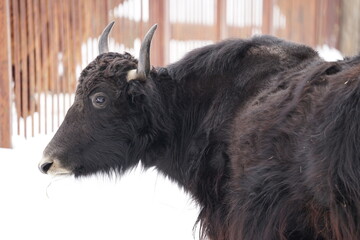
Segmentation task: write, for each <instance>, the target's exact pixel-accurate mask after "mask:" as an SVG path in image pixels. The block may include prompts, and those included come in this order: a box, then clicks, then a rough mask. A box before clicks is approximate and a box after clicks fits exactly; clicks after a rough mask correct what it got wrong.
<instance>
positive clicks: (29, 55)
mask: <svg viewBox="0 0 360 240" xmlns="http://www.w3.org/2000/svg"><path fill="white" fill-rule="evenodd" d="M340 1H341V0H317V1H313V0H2V1H1V3H0V23H1V26H2V28H1V30H0V31H1V34H0V39H1V43H4V44H1V46H0V49H1V51H0V70H1V72H0V77H1V78H0V94H1V98H0V108H1V109H0V110H1V112H0V131H1V132H0V147H9V146H10V145H11V141H10V139H11V136H12V134H18V135H22V136H24V137H28V136H34V135H36V134H39V133H44V134H47V133H49V132H51V131H54V130H55V129H56V128H57V127H58V126H59V124H60V123H61V121H62V119H63V118H64V115H65V112H66V111H67V109H68V107H69V106H70V105H71V103H72V98H73V93H74V90H75V87H76V79H77V77H78V76H79V73H80V71H81V69H82V68H84V67H85V66H86V65H87V64H88V63H89V62H90V61H92V60H93V59H94V58H95V57H96V55H97V37H98V36H99V34H100V33H101V32H102V30H103V28H104V27H105V26H106V25H107V24H108V23H109V22H110V21H112V20H115V21H116V25H115V28H114V30H113V32H112V33H111V39H110V49H111V50H112V51H119V52H122V51H125V50H126V51H128V52H130V53H132V54H134V55H135V56H137V52H138V50H139V44H140V42H141V38H142V36H144V34H145V32H146V31H147V29H148V28H149V27H150V26H151V25H152V24H154V23H158V24H159V28H158V30H157V32H156V34H155V37H154V40H153V44H152V57H151V58H152V64H153V65H155V66H160V65H165V64H167V63H169V62H173V61H176V60H177V59H179V58H180V57H181V56H183V55H184V53H185V52H187V51H189V50H191V49H192V48H195V47H200V46H203V45H206V44H209V43H213V42H216V41H219V40H221V39H224V38H228V37H242V38H244V37H250V36H252V35H254V34H272V35H277V36H279V37H282V38H286V39H288V40H292V41H297V42H302V43H305V44H308V45H311V46H314V47H315V46H317V45H322V44H328V45H330V46H332V47H338V46H339V24H340V10H339V9H340V7H341V3H340ZM13 103H14V104H13ZM12 107H13V108H12ZM12 109H14V111H13V110H12ZM11 117H13V118H15V121H14V120H13V121H11V120H10V118H11ZM14 126H15V127H14ZM11 129H14V132H13V133H12V132H11Z"/></svg>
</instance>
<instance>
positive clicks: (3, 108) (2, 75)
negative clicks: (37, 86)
mask: <svg viewBox="0 0 360 240" xmlns="http://www.w3.org/2000/svg"><path fill="white" fill-rule="evenodd" d="M0 26H1V28H0V42H1V43H2V44H1V45H0V147H5V148H11V97H10V96H11V91H10V83H11V53H10V12H9V0H2V1H0Z"/></svg>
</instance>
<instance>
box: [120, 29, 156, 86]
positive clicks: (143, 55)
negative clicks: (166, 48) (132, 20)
mask: <svg viewBox="0 0 360 240" xmlns="http://www.w3.org/2000/svg"><path fill="white" fill-rule="evenodd" d="M156 28H157V24H155V25H154V26H152V27H151V28H150V30H149V31H148V32H147V33H146V35H145V37H144V41H143V42H142V44H141V47H140V56H139V63H138V67H137V69H136V70H130V71H129V73H128V77H127V80H128V81H131V80H134V79H144V80H145V79H146V78H147V77H148V76H149V73H150V46H151V40H152V38H153V36H154V33H155V30H156ZM135 71H136V72H135Z"/></svg>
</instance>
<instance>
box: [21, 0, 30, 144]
mask: <svg viewBox="0 0 360 240" xmlns="http://www.w3.org/2000/svg"><path fill="white" fill-rule="evenodd" d="M27 39H28V38H27V23H26V2H25V1H20V42H21V59H20V62H21V106H22V117H23V118H24V124H23V127H24V136H25V138H27V117H28V109H29V102H28V100H29V94H28V89H29V84H28V61H27V57H28V44H27V42H28V41H27Z"/></svg>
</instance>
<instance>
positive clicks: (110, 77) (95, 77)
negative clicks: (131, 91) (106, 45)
mask: <svg viewBox="0 0 360 240" xmlns="http://www.w3.org/2000/svg"><path fill="white" fill-rule="evenodd" d="M137 63H138V60H137V59H135V58H134V57H133V56H132V55H131V54H130V53H127V52H125V53H124V54H119V53H115V52H111V53H107V54H101V55H99V56H98V57H96V59H95V60H94V61H92V62H91V63H90V64H89V65H88V66H87V67H86V68H85V69H84V70H83V71H82V73H81V75H80V78H79V86H78V88H79V89H78V90H81V91H82V92H87V91H90V90H91V89H93V88H94V87H95V86H97V85H98V84H99V83H101V82H108V83H109V82H113V83H114V84H116V85H120V86H122V85H124V83H125V82H126V74H127V72H128V71H129V70H131V69H136V67H137Z"/></svg>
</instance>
